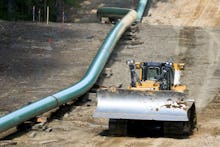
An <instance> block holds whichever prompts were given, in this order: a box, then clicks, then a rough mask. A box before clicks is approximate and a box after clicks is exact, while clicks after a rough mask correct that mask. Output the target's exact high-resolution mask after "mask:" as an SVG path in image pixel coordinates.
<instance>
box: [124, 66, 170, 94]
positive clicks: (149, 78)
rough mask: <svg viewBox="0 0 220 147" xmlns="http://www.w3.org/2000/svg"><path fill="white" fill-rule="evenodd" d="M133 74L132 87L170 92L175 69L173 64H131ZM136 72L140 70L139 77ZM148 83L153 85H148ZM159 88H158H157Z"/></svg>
mask: <svg viewBox="0 0 220 147" xmlns="http://www.w3.org/2000/svg"><path fill="white" fill-rule="evenodd" d="M129 63H130V64H128V65H129V69H130V73H131V84H130V86H131V87H134V88H135V87H138V88H146V89H149V88H150V89H153V90H154V89H158V90H170V89H171V86H172V85H173V81H174V69H173V66H172V63H170V62H166V63H160V62H142V63H135V62H129ZM136 70H139V75H138V74H137V72H136ZM146 83H153V85H152V84H146ZM157 86H158V88H156V87H157ZM153 87H154V88H153Z"/></svg>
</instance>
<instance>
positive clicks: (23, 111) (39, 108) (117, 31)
mask: <svg viewBox="0 0 220 147" xmlns="http://www.w3.org/2000/svg"><path fill="white" fill-rule="evenodd" d="M141 1H142V0H141ZM141 1H140V2H141ZM112 10H113V9H112ZM137 16H138V12H136V11H134V10H129V11H128V13H127V14H126V15H125V16H124V17H123V18H122V19H121V21H119V22H118V23H116V25H115V26H114V27H113V28H112V29H111V30H110V32H109V33H108V35H107V37H106V38H105V40H104V42H103V43H102V45H101V47H100V48H99V50H98V52H97V54H96V56H95V57H94V59H93V61H92V63H91V65H90V66H89V69H88V70H87V72H86V74H85V75H84V77H83V78H82V79H81V80H80V81H79V82H78V83H76V84H75V85H73V86H70V87H68V88H66V89H64V90H62V91H60V92H57V93H55V94H54V95H51V96H48V97H46V98H42V99H41V100H39V101H36V102H34V103H32V104H29V105H27V106H24V107H22V108H20V109H18V110H16V111H14V112H12V113H9V114H7V115H5V116H3V117H1V118H0V133H1V132H4V131H6V130H8V129H10V128H12V127H15V126H17V125H19V124H21V123H22V122H24V121H26V120H29V119H31V118H33V117H35V116H37V115H40V114H42V113H45V112H47V111H49V110H51V109H54V108H56V107H58V106H60V105H62V104H64V103H66V102H68V101H71V100H73V99H75V98H78V97H79V96H81V95H83V94H84V93H86V92H87V91H88V90H89V89H90V88H91V87H92V86H93V85H94V84H95V82H96V80H97V79H98V77H99V74H100V73H101V71H102V70H103V68H104V66H105V63H106V62H107V60H108V58H109V56H110V54H111V52H112V50H113V49H114V47H115V45H116V43H117V41H118V40H119V39H120V37H121V36H122V34H123V33H124V32H125V30H126V29H127V28H128V27H129V26H130V25H131V24H132V23H134V22H135V21H136V20H137Z"/></svg>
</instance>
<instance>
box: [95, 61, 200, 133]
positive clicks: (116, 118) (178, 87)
mask: <svg viewBox="0 0 220 147" xmlns="http://www.w3.org/2000/svg"><path fill="white" fill-rule="evenodd" d="M127 65H128V67H129V69H130V75H131V83H130V85H129V87H128V89H120V88H108V89H100V90H99V91H98V92H97V99H98V102H97V108H96V111H95V113H94V117H102V118H109V131H110V132H111V133H112V134H114V135H126V134H128V133H129V132H131V131H134V130H135V131H139V130H141V131H143V130H149V128H150V130H151V129H152V128H155V129H158V130H160V131H162V132H163V134H164V135H176V134H178V135H185V134H186V135H190V134H192V133H193V130H194V128H195V127H196V123H197V122H196V108H195V101H194V99H190V98H188V97H187V95H186V94H185V91H186V86H185V85H182V84H181V83H180V74H181V70H183V69H184V64H183V63H173V62H172V61H167V62H162V63H161V62H135V61H134V60H128V61H127ZM138 128H139V129H138ZM146 128H147V129H146Z"/></svg>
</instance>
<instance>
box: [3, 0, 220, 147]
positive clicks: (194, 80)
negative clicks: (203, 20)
mask: <svg viewBox="0 0 220 147" xmlns="http://www.w3.org/2000/svg"><path fill="white" fill-rule="evenodd" d="M173 2H174V3H176V2H178V1H173ZM201 2H202V1H201ZM204 2H205V1H204ZM160 3H161V4H164V6H165V4H166V2H164V3H162V2H158V3H157V4H158V5H159V4H160ZM170 3H171V1H169V3H167V5H166V6H168V5H169V4H170ZM179 3H181V2H180V1H179ZM195 3H196V2H195ZM158 9H159V7H158ZM152 11H153V10H152ZM217 12H218V11H217ZM217 12H216V13H217ZM161 15H162V14H161ZM158 16H159V14H158ZM152 18H154V16H153V15H152ZM165 24H166V23H165ZM210 26H213V25H210ZM110 28H111V25H106V24H98V23H77V24H65V25H64V26H62V25H61V24H51V25H49V26H47V25H44V24H31V23H8V22H1V23H0V31H1V37H0V38H1V39H0V81H1V82H0V86H1V89H0V91H1V92H0V109H1V113H2V114H5V113H8V112H10V111H12V110H14V109H17V108H19V107H20V106H22V105H24V104H28V103H29V102H32V101H34V100H37V99H39V98H42V97H45V96H48V95H49V94H52V93H54V92H56V91H58V90H61V89H62V88H64V87H67V86H69V85H71V84H73V83H76V82H77V81H78V80H80V78H81V77H82V76H83V74H84V73H85V71H86V70H87V68H88V66H89V64H90V62H91V60H92V58H93V57H94V55H95V53H96V51H97V49H98V47H99V46H100V45H101V43H102V41H103V39H104V37H105V35H106V34H107V32H108V31H109V29H110ZM139 30H140V31H139V32H136V33H135V36H133V37H134V38H137V39H136V40H135V41H128V40H126V39H125V38H126V37H124V39H121V41H120V42H119V44H118V45H117V47H116V49H115V50H114V52H113V53H112V56H111V58H110V59H109V61H108V63H107V65H106V67H107V68H111V69H112V75H111V76H110V77H106V76H105V74H102V75H101V76H100V79H99V81H98V83H97V84H100V85H103V86H107V87H108V86H112V85H116V86H117V85H121V84H122V87H124V88H126V87H127V85H128V84H129V80H130V76H129V71H128V68H127V66H126V64H125V61H126V60H127V59H135V60H136V61H166V60H167V59H169V58H173V59H174V61H178V62H184V63H186V68H185V71H184V72H183V76H182V83H184V84H186V85H187V86H188V89H189V91H188V95H189V97H193V98H195V99H196V106H197V108H198V132H196V133H195V134H194V135H192V136H190V137H189V138H182V139H181V138H165V137H163V136H150V135H149V134H148V133H146V135H145V136H143V137H137V136H134V137H126V136H123V137H114V136H109V134H108V131H107V120H106V119H95V118H93V117H92V114H93V112H94V111H95V107H96V96H95V94H94V93H89V94H87V95H85V96H83V97H82V100H80V101H78V102H76V103H74V104H72V105H68V107H66V108H61V110H60V111H58V112H57V113H56V114H55V115H54V116H53V117H52V118H53V119H52V120H51V121H50V122H49V123H48V124H47V127H49V128H52V131H51V132H47V131H40V130H31V131H28V132H24V133H21V132H20V133H17V134H15V135H13V136H11V137H10V138H9V139H11V140H12V141H15V142H17V145H19V146H61V145H65V146H219V142H220V125H219V124H220V115H219V114H220V84H219V82H220V66H219V65H220V51H219V48H220V43H219V40H220V28H219V27H215V28H214V27H208V28H207V27H206V28H204V27H182V26H180V27H177V26H176V27H174V26H169V25H157V26H155V25H148V24H146V23H144V24H140V25H139ZM137 42H138V43H137ZM141 42H142V44H141Z"/></svg>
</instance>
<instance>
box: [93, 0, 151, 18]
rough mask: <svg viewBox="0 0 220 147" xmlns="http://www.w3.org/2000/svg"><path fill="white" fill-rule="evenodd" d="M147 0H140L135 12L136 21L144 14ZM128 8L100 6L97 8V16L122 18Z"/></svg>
mask: <svg viewBox="0 0 220 147" xmlns="http://www.w3.org/2000/svg"><path fill="white" fill-rule="evenodd" d="M148 2H149V0H140V1H139V4H138V7H137V13H138V18H137V21H138V22H140V21H141V20H142V17H143V15H144V11H145V8H146V6H147V4H148ZM129 10H130V9H127V8H114V7H102V8H99V9H98V10H97V17H98V18H101V17H110V18H111V17H113V18H122V17H123V16H124V15H126V14H127V13H128V11H129Z"/></svg>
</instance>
